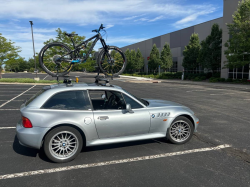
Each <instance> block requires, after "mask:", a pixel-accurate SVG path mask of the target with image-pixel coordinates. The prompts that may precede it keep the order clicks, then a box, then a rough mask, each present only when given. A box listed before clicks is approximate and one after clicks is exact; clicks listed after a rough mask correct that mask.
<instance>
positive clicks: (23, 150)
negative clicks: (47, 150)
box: [13, 136, 39, 157]
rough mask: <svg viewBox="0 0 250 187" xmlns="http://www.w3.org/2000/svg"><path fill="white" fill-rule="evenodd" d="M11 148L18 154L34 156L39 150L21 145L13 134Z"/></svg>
mask: <svg viewBox="0 0 250 187" xmlns="http://www.w3.org/2000/svg"><path fill="white" fill-rule="evenodd" d="M13 150H14V151H15V152H16V153H17V154H20V155H24V156H30V157H36V156H37V154H38V152H39V150H36V149H33V148H29V147H25V146H23V145H21V144H20V143H19V140H18V138H17V136H15V139H14V142H13Z"/></svg>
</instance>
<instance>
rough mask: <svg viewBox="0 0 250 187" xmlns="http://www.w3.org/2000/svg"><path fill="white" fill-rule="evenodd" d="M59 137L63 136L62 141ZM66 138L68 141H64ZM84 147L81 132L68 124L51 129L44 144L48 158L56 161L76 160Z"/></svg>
mask: <svg viewBox="0 0 250 187" xmlns="http://www.w3.org/2000/svg"><path fill="white" fill-rule="evenodd" d="M65 135H66V136H65ZM67 137H68V139H67ZM59 138H61V140H62V141H60V139H59ZM64 139H65V140H66V141H64ZM70 140H71V141H70ZM57 141H58V142H57ZM74 142H75V143H74ZM58 146H59V147H58ZM82 147H83V140H82V136H81V134H80V132H79V131H78V130H76V129H75V128H73V127H68V126H62V127H58V128H55V129H53V130H51V131H50V132H49V133H48V134H47V135H46V137H45V140H44V144H43V149H44V153H45V155H46V156H47V157H48V159H50V160H51V161H53V162H56V163H64V162H69V161H71V160H74V159H75V158H76V157H77V155H78V154H79V153H80V152H81V150H82ZM71 150H72V151H71Z"/></svg>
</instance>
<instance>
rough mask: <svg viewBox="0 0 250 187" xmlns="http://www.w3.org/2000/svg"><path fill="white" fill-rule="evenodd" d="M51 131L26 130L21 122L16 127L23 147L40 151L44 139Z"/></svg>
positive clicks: (40, 129) (44, 129)
mask: <svg viewBox="0 0 250 187" xmlns="http://www.w3.org/2000/svg"><path fill="white" fill-rule="evenodd" d="M49 129H50V128H41V127H33V128H24V127H23V126H22V121H21V120H20V121H19V122H18V123H17V125H16V134H17V138H18V140H19V142H20V144H21V145H24V146H27V147H31V148H35V149H40V147H41V144H42V141H43V137H44V135H45V134H46V133H47V132H48V130H49Z"/></svg>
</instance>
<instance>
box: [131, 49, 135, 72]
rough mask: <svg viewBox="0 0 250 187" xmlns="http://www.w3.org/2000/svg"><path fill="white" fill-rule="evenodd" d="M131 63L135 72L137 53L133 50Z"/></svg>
mask: <svg viewBox="0 0 250 187" xmlns="http://www.w3.org/2000/svg"><path fill="white" fill-rule="evenodd" d="M130 63H131V68H132V71H133V72H134V69H135V68H136V65H135V64H136V52H135V50H133V49H132V50H131V51H130Z"/></svg>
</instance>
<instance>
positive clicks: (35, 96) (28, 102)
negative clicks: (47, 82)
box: [25, 86, 50, 106]
mask: <svg viewBox="0 0 250 187" xmlns="http://www.w3.org/2000/svg"><path fill="white" fill-rule="evenodd" d="M48 89H50V86H45V87H43V89H41V90H40V91H38V92H37V93H36V94H35V95H33V96H32V97H31V98H29V99H27V100H26V101H25V106H28V104H30V103H31V102H32V101H33V100H34V99H35V98H37V97H38V96H39V95H41V94H42V93H43V92H45V91H46V90H48Z"/></svg>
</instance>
